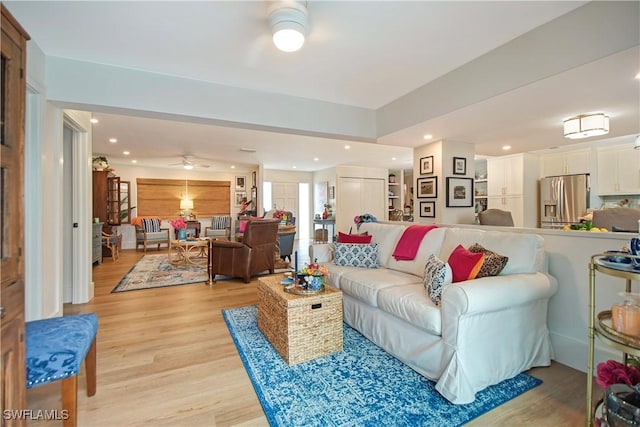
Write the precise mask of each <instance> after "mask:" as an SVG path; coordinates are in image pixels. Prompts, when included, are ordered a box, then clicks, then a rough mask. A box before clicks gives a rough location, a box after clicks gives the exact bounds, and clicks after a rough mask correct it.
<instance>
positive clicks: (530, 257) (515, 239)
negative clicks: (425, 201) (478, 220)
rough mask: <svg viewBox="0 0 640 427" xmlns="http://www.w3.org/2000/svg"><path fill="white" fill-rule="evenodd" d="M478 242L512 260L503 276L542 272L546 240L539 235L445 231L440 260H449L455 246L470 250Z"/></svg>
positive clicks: (462, 230) (502, 272) (464, 230)
mask: <svg viewBox="0 0 640 427" xmlns="http://www.w3.org/2000/svg"><path fill="white" fill-rule="evenodd" d="M443 228H444V227H443ZM475 243H478V244H480V245H482V246H483V247H484V248H486V249H488V250H490V251H493V252H496V253H498V254H500V255H503V256H506V257H508V258H509V261H508V262H507V265H506V266H505V267H504V269H503V270H502V271H501V272H500V275H501V276H502V275H506V274H518V273H524V274H530V273H535V272H537V271H542V270H543V260H544V248H543V240H542V237H540V236H538V235H537V234H526V233H516V232H509V231H484V230H473V229H466V228H446V233H445V237H444V241H443V242H442V248H441V250H440V254H439V255H438V258H440V259H449V255H451V252H453V250H454V249H455V247H456V246H458V245H462V246H464V247H465V248H469V247H470V246H472V245H473V244H475Z"/></svg>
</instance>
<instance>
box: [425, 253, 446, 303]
mask: <svg viewBox="0 0 640 427" xmlns="http://www.w3.org/2000/svg"><path fill="white" fill-rule="evenodd" d="M452 282H453V273H452V271H451V267H450V266H449V264H448V263H446V262H444V261H441V260H439V259H438V257H436V256H435V255H434V254H431V255H429V258H427V263H426V265H425V266H424V278H423V283H424V288H425V290H426V291H427V293H428V294H429V297H430V298H431V301H433V303H434V304H435V305H440V299H441V298H442V291H443V290H444V288H445V286H447V285H449V284H451V283H452Z"/></svg>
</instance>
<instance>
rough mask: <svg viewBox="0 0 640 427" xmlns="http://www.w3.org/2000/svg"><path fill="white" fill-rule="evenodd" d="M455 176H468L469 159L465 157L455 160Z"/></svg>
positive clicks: (455, 158)
mask: <svg viewBox="0 0 640 427" xmlns="http://www.w3.org/2000/svg"><path fill="white" fill-rule="evenodd" d="M453 174H454V175H466V174H467V159H466V158H465V157H454V158H453Z"/></svg>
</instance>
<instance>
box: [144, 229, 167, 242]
mask: <svg viewBox="0 0 640 427" xmlns="http://www.w3.org/2000/svg"><path fill="white" fill-rule="evenodd" d="M146 236H147V238H146V240H147V242H153V241H158V240H161V241H167V240H169V230H162V231H156V232H147V233H146Z"/></svg>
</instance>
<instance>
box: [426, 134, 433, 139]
mask: <svg viewBox="0 0 640 427" xmlns="http://www.w3.org/2000/svg"><path fill="white" fill-rule="evenodd" d="M431 138H433V135H431V134H430V133H428V134H426V135H425V136H424V139H431Z"/></svg>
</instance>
